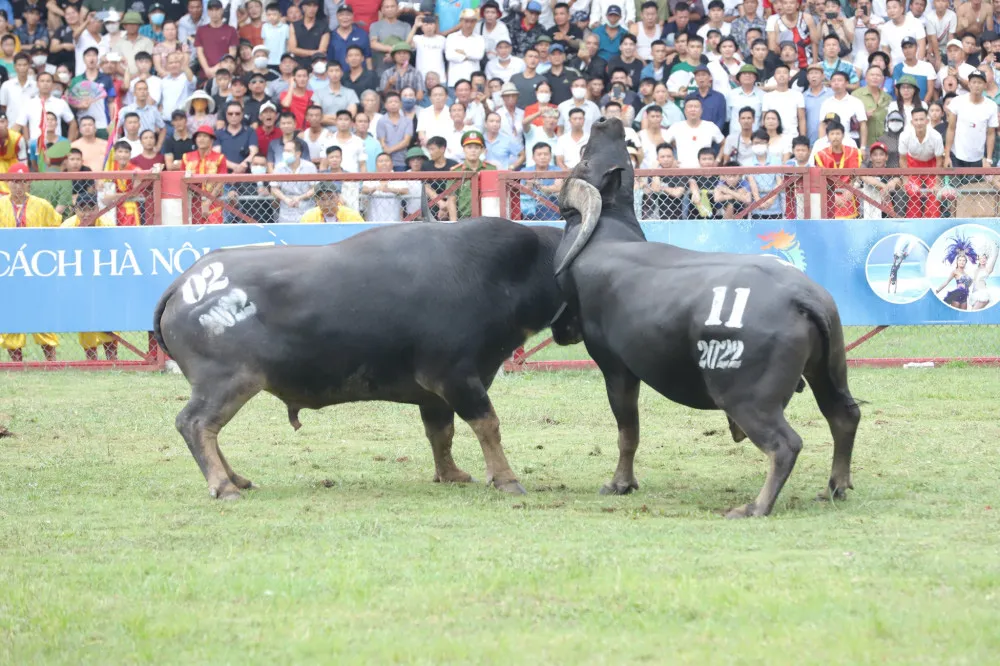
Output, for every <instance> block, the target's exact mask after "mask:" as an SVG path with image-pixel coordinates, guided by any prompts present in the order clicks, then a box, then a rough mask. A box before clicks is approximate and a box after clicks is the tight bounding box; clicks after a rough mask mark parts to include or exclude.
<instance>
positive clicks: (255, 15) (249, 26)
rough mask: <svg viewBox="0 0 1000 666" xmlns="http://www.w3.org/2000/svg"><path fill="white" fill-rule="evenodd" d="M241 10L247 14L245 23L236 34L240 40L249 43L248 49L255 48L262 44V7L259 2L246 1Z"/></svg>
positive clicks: (258, 0) (253, 0)
mask: <svg viewBox="0 0 1000 666" xmlns="http://www.w3.org/2000/svg"><path fill="white" fill-rule="evenodd" d="M243 8H244V9H245V10H246V12H247V21H246V23H244V24H243V25H241V26H240V28H239V30H237V32H238V33H239V36H240V39H245V40H246V41H248V42H250V47H251V48H255V47H257V46H259V45H261V44H263V43H264V37H263V35H262V32H263V29H264V5H263V3H262V2H261V0H246V2H245V3H244V4H243Z"/></svg>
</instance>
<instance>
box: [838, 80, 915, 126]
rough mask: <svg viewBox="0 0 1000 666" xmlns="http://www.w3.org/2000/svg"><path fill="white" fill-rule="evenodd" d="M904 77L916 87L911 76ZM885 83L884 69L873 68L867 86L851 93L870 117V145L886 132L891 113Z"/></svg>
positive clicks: (890, 100) (907, 82) (889, 99)
mask: <svg viewBox="0 0 1000 666" xmlns="http://www.w3.org/2000/svg"><path fill="white" fill-rule="evenodd" d="M904 76H906V77H907V81H906V82H905V83H906V84H909V85H913V86H916V79H914V78H913V77H911V76H909V75H904ZM901 80H902V79H901ZM884 82H885V74H884V72H883V70H882V68H881V67H878V66H872V67H869V68H868V71H867V72H865V86H864V87H863V88H858V89H857V90H855V91H854V92H853V93H851V94H852V95H853V96H854V97H856V98H858V99H859V100H861V103H862V104H864V107H865V113H866V114H867V115H868V145H871V144H872V143H874V142H875V140H876V139H877V138H878V137H880V136H882V132H884V131H885V117H886V114H888V113H889V105H890V104H892V99H891V98H890V97H889V93H887V92H885V91H884V90H883V89H882V85H883V83H884Z"/></svg>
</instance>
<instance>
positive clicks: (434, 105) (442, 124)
mask: <svg viewBox="0 0 1000 666" xmlns="http://www.w3.org/2000/svg"><path fill="white" fill-rule="evenodd" d="M430 98H431V105H430V106H428V107H427V108H426V109H421V111H420V113H419V114H417V128H418V130H417V134H418V136H419V137H420V143H421V145H424V146H426V145H427V141H428V140H429V139H430V138H431V137H433V136H441V137H443V136H445V135H446V134H447V133H448V132H449V131H450V129H451V116H450V111H449V109H448V105H447V103H448V92H447V91H446V90H445V89H444V86H436V87H435V88H433V89H432V90H431V91H430Z"/></svg>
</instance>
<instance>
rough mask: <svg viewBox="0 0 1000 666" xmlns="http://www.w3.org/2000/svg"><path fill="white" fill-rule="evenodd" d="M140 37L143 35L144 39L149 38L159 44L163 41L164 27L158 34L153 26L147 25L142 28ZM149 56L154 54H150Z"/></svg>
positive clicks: (161, 27)
mask: <svg viewBox="0 0 1000 666" xmlns="http://www.w3.org/2000/svg"><path fill="white" fill-rule="evenodd" d="M139 35H141V36H142V37H149V38H150V39H152V40H153V43H154V44H159V43H160V42H162V41H163V26H160V31H159V32H156V31H155V30H153V26H152V25H150V24H149V23H147V24H146V25H144V26H140V28H139ZM149 55H153V54H152V53H150V54H149Z"/></svg>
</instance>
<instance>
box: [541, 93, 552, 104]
mask: <svg viewBox="0 0 1000 666" xmlns="http://www.w3.org/2000/svg"><path fill="white" fill-rule="evenodd" d="M537 97H538V101H539V102H541V103H542V104H548V103H549V100H550V99H552V95H551V94H549V93H538V95H537Z"/></svg>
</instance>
